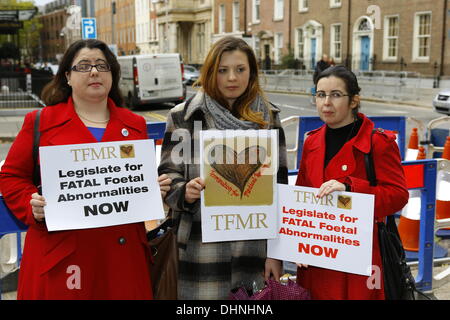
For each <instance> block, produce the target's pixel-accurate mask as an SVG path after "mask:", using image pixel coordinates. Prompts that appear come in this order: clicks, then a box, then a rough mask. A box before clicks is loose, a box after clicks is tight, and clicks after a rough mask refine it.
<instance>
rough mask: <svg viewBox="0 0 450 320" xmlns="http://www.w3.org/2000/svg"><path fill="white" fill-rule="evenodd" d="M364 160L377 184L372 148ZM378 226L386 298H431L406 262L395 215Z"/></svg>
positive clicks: (368, 175)
mask: <svg viewBox="0 0 450 320" xmlns="http://www.w3.org/2000/svg"><path fill="white" fill-rule="evenodd" d="M377 130H382V129H374V130H373V131H372V135H373V133H374V132H375V131H377ZM371 145H372V143H371ZM364 160H365V166H366V173H367V180H369V183H370V185H371V186H376V185H377V180H376V175H375V167H374V163H373V156H372V150H370V152H369V153H367V154H365V155H364ZM377 226H378V240H379V244H380V255H381V260H382V264H383V280H384V295H385V298H386V300H415V293H418V294H420V295H421V296H423V297H425V298H427V299H429V298H428V297H427V296H426V295H425V294H423V293H422V292H420V291H418V290H417V288H416V284H415V279H414V277H413V276H412V274H411V269H410V267H409V266H408V264H407V263H406V255H405V249H404V248H403V244H402V241H401V239H400V235H399V233H398V229H397V224H396V223H395V218H394V216H393V215H390V216H388V217H387V218H386V223H384V222H377Z"/></svg>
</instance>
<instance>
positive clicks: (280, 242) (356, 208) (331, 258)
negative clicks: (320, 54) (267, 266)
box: [267, 184, 374, 276]
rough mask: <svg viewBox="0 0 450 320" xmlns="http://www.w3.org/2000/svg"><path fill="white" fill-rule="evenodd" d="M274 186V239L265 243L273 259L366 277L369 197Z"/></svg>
mask: <svg viewBox="0 0 450 320" xmlns="http://www.w3.org/2000/svg"><path fill="white" fill-rule="evenodd" d="M318 190H319V189H316V188H307V187H297V186H289V185H282V184H279V185H278V195H279V204H278V217H279V226H278V238H277V239H273V240H269V241H268V242H267V256H268V257H271V258H275V259H280V260H285V261H291V262H295V263H302V264H308V265H312V266H317V267H322V268H327V269H332V270H338V271H343V272H349V273H355V274H360V275H366V276H370V275H371V273H372V235H373V221H374V211H373V210H374V196H373V195H371V194H362V193H352V192H333V193H331V194H329V195H328V196H326V197H322V199H318V198H317V197H316V195H317V191H318Z"/></svg>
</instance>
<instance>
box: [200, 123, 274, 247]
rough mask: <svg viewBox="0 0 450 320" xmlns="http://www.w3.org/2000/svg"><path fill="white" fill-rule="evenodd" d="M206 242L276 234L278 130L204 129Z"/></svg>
mask: <svg viewBox="0 0 450 320" xmlns="http://www.w3.org/2000/svg"><path fill="white" fill-rule="evenodd" d="M200 159H201V161H200V172H201V174H200V175H201V177H202V178H203V179H204V180H205V185H206V186H205V190H204V191H203V192H202V195H201V214H202V241H203V242H216V241H235V240H255V239H270V238H275V237H276V234H277V223H278V222H277V215H276V208H277V201H278V199H277V188H276V182H277V181H276V178H277V177H276V175H277V171H278V132H277V131H276V130H220V131H219V130H208V131H201V132H200Z"/></svg>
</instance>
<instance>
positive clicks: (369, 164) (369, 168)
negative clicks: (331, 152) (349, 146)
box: [364, 129, 400, 239]
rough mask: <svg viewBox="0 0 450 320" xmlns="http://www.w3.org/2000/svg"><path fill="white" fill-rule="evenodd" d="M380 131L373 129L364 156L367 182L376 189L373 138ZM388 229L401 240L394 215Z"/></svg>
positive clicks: (389, 219)
mask: <svg viewBox="0 0 450 320" xmlns="http://www.w3.org/2000/svg"><path fill="white" fill-rule="evenodd" d="M378 130H379V129H373V130H372V133H371V134H370V151H369V152H368V153H366V154H364V162H365V164H366V174H367V180H369V185H370V186H372V187H375V186H377V185H378V182H377V176H376V174H375V166H374V162H373V154H372V136H373V134H374V133H375V132H376V131H378ZM386 227H387V228H388V229H389V230H391V231H392V232H394V233H396V235H397V236H398V238H399V239H400V234H399V233H398V229H397V224H396V223H395V218H394V215H389V216H387V217H386Z"/></svg>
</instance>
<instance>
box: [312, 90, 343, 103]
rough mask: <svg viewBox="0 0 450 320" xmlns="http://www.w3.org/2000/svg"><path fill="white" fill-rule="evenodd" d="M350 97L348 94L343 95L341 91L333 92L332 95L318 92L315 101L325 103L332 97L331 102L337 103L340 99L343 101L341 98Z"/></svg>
mask: <svg viewBox="0 0 450 320" xmlns="http://www.w3.org/2000/svg"><path fill="white" fill-rule="evenodd" d="M349 96H350V95H348V94H343V93H342V92H340V91H333V92H331V93H330V94H326V93H325V92H323V91H319V92H317V93H316V94H315V95H314V97H315V100H316V101H319V102H323V101H325V100H326V99H327V97H330V100H331V101H337V100H339V99H341V98H343V97H349Z"/></svg>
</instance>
